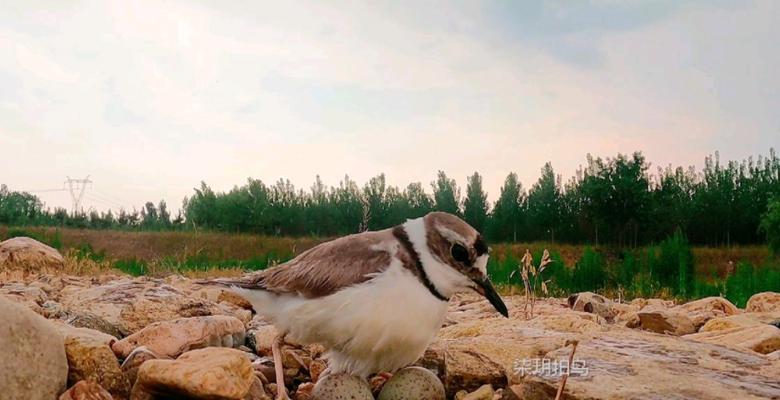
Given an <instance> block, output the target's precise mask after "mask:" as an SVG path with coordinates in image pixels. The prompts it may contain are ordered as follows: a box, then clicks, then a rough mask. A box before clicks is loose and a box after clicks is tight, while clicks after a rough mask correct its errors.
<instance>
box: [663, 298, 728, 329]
mask: <svg viewBox="0 0 780 400" xmlns="http://www.w3.org/2000/svg"><path fill="white" fill-rule="evenodd" d="M674 310H678V311H681V312H685V313H688V317H689V318H690V319H691V322H692V323H693V326H694V328H696V329H697V330H698V329H699V328H701V327H702V326H703V325H704V324H705V323H707V321H709V320H711V319H713V318H718V317H727V316H730V315H736V314H739V312H740V310H739V308H737V306H735V305H734V304H732V303H731V302H730V301H728V300H726V299H724V298H723V297H705V298H703V299H699V300H694V301H691V302H688V303H685V304H683V305H680V306H677V307H675V308H674Z"/></svg>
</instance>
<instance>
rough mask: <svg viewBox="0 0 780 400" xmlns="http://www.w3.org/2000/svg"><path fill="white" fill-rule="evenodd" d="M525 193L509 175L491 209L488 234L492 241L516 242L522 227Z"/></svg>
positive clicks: (513, 177) (514, 176) (515, 179)
mask: <svg viewBox="0 0 780 400" xmlns="http://www.w3.org/2000/svg"><path fill="white" fill-rule="evenodd" d="M525 203H526V199H525V191H524V190H523V185H522V184H521V183H520V180H519V179H518V178H517V174H515V173H514V172H512V173H510V174H509V175H508V176H507V177H506V179H505V180H504V186H502V187H501V194H500V195H499V197H498V200H497V201H496V205H495V206H494V207H493V214H492V215H491V219H490V226H489V229H488V232H489V233H490V237H491V239H492V240H494V241H506V240H511V241H513V242H516V241H517V239H518V233H519V230H520V229H521V227H522V225H523V216H524V215H523V208H524V207H525Z"/></svg>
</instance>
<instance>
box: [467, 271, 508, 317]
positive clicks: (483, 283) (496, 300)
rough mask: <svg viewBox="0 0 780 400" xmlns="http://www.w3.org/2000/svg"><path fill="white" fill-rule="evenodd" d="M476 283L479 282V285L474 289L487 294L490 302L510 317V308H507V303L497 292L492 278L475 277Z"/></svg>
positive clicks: (484, 294) (497, 309) (502, 313)
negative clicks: (491, 280) (491, 281)
mask: <svg viewBox="0 0 780 400" xmlns="http://www.w3.org/2000/svg"><path fill="white" fill-rule="evenodd" d="M474 283H476V284H477V287H476V288H474V290H476V291H477V293H479V294H481V295H483V296H485V298H486V299H487V300H488V301H489V302H490V304H492V305H493V307H495V308H496V311H498V312H499V313H501V315H503V316H505V317H507V318H509V310H507V309H506V304H504V301H503V300H501V296H499V295H498V293H496V289H494V288H493V284H492V283H490V280H488V278H487V277H485V279H474Z"/></svg>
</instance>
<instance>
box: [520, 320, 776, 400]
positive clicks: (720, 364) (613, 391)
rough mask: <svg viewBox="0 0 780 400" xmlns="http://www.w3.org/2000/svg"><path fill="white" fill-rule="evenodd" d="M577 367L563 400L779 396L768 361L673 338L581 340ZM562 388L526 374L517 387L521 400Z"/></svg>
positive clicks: (621, 333)
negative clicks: (519, 390) (520, 385)
mask: <svg viewBox="0 0 780 400" xmlns="http://www.w3.org/2000/svg"><path fill="white" fill-rule="evenodd" d="M570 353H571V347H561V348H560V349H557V350H555V351H551V352H548V353H546V354H545V355H544V358H546V359H549V360H551V362H552V361H555V362H561V361H563V360H567V359H568V357H569V354H570ZM574 362H575V363H576V364H575V365H578V367H576V368H577V369H578V370H579V371H578V372H577V373H574V368H573V369H572V372H573V373H572V375H571V376H570V377H569V379H568V380H567V382H566V389H565V391H564V394H565V396H564V399H569V400H578V399H673V398H674V399H682V398H685V399H715V400H733V399H745V400H747V399H756V400H757V399H764V398H774V397H777V396H778V395H780V369H778V368H777V366H776V365H775V364H773V363H772V362H771V361H770V360H768V359H767V358H766V357H765V356H762V355H760V354H756V353H753V352H746V351H744V350H739V349H729V348H727V347H723V346H719V345H715V344H711V343H704V342H697V341H691V340H682V339H681V338H679V337H676V336H670V335H653V334H648V333H646V332H643V331H638V330H631V329H622V328H621V329H615V330H609V331H606V332H602V333H599V334H598V335H597V336H593V337H591V338H581V340H580V343H579V345H578V346H577V351H576V353H575V356H574ZM736 371H740V372H736ZM559 382H560V374H559V373H552V374H542V373H535V374H528V375H526V377H525V379H524V380H523V381H522V382H518V383H520V384H522V391H521V392H520V398H522V399H528V400H542V399H551V398H554V397H555V393H556V391H557V388H558V384H559ZM514 388H515V387H513V389H514ZM518 389H519V388H518Z"/></svg>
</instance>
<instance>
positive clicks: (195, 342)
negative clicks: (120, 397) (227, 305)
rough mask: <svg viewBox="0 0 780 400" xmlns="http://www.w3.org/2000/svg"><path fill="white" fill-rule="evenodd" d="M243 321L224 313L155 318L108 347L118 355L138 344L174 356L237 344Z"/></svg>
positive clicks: (120, 355) (156, 352)
mask: <svg viewBox="0 0 780 400" xmlns="http://www.w3.org/2000/svg"><path fill="white" fill-rule="evenodd" d="M245 336H246V333H245V331H244V324H243V323H242V322H241V321H239V320H238V318H235V317H230V316H226V315H214V316H207V317H190V318H178V319H174V320H171V321H162V322H155V323H153V324H151V325H148V326H147V327H145V328H143V329H141V330H140V331H138V332H136V333H134V334H132V335H130V336H128V337H126V338H124V339H122V340H120V341H118V342H116V343H114V345H113V346H112V349H113V350H114V352H115V353H116V354H117V356H119V357H120V358H125V357H127V356H128V355H129V354H130V352H132V351H133V350H134V349H135V348H137V347H139V346H145V347H146V348H147V349H149V350H150V351H152V352H153V353H155V354H158V355H162V356H166V357H170V358H176V357H178V356H179V355H180V354H182V353H184V352H187V351H190V350H194V349H200V348H203V347H207V346H215V347H238V346H240V345H243V344H244V339H245Z"/></svg>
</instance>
